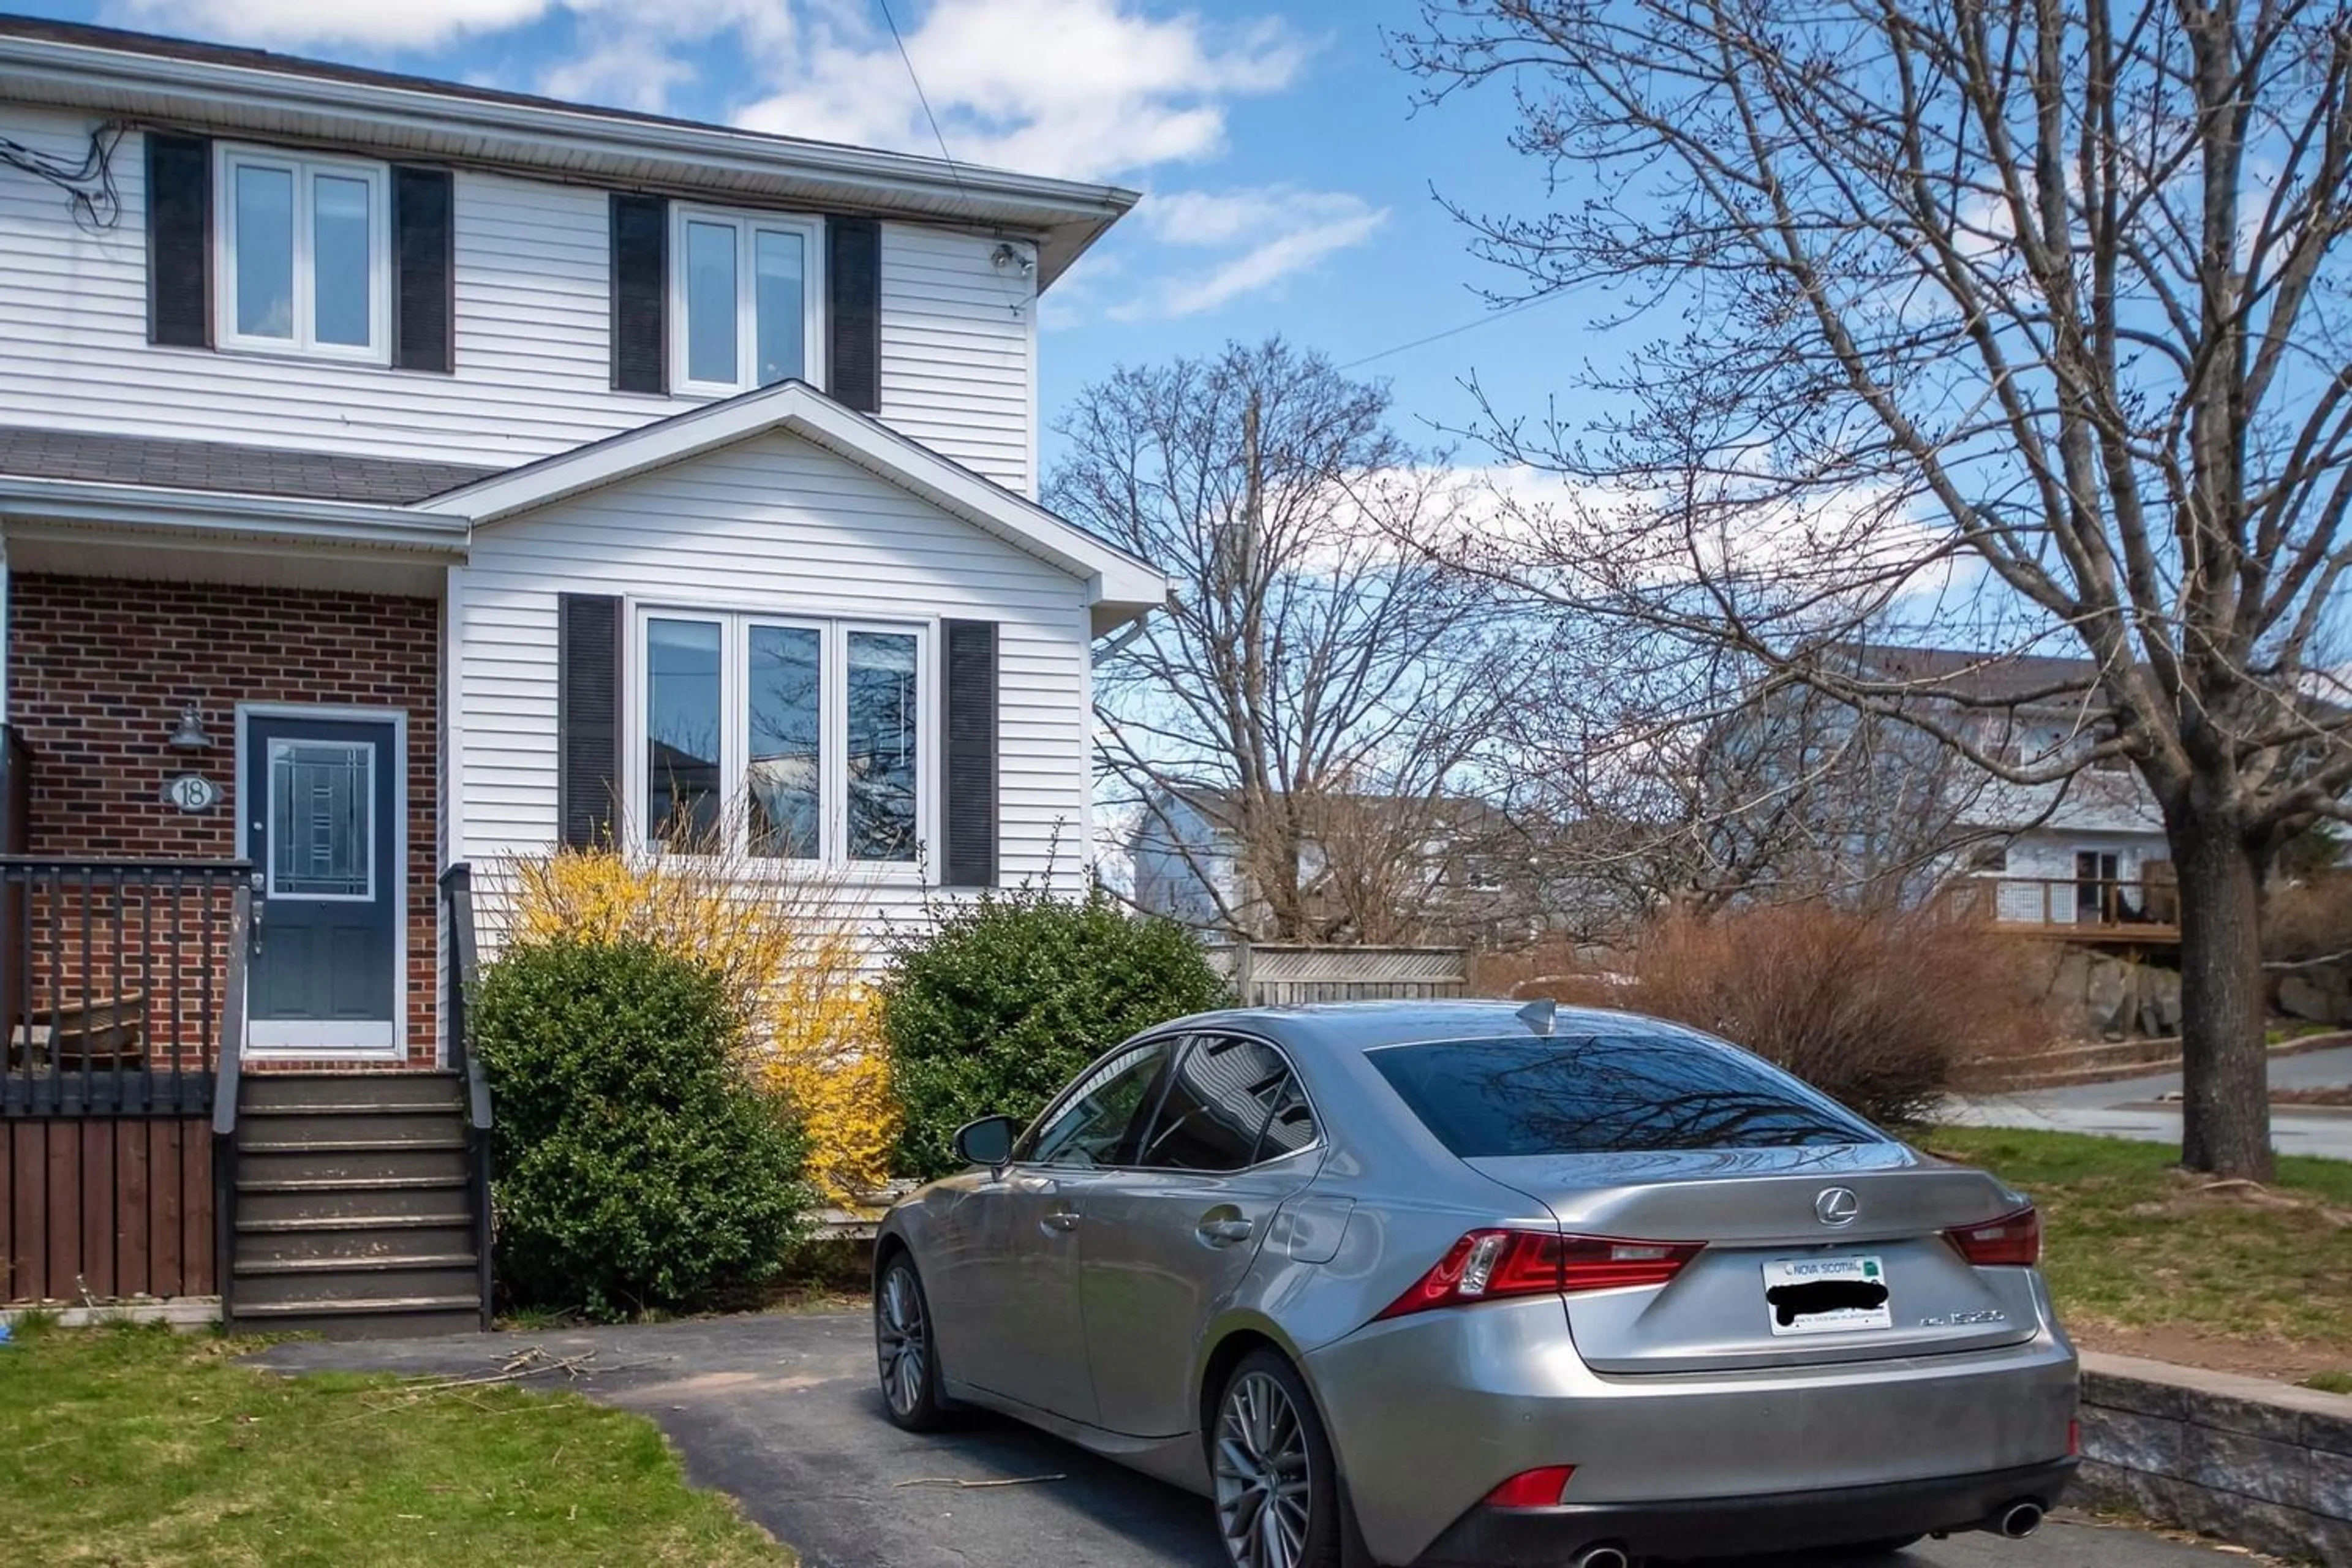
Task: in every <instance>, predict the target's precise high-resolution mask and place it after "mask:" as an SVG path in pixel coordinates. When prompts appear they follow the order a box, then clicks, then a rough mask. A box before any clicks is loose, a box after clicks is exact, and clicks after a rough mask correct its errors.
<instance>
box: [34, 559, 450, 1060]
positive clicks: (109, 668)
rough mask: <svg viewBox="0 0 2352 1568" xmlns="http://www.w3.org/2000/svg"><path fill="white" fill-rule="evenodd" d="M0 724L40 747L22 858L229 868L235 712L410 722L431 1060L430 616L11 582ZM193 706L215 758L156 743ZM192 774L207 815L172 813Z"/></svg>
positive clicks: (436, 656)
mask: <svg viewBox="0 0 2352 1568" xmlns="http://www.w3.org/2000/svg"><path fill="white" fill-rule="evenodd" d="M7 626H8V709H9V712H8V719H9V721H10V722H11V723H12V724H13V725H15V727H16V730H17V731H19V733H21V734H22V735H23V737H24V739H25V741H26V743H27V744H29V745H30V746H31V747H32V750H33V765H32V800H31V810H30V812H29V814H28V816H29V820H30V842H29V844H28V845H27V851H28V853H30V854H33V855H38V856H93V857H98V856H104V857H120V858H135V859H174V858H178V859H228V858H232V857H234V856H235V855H236V822H237V816H236V814H237V811H238V809H239V803H238V801H237V798H236V787H237V780H236V776H235V775H236V704H238V703H240V702H282V703H316V704H320V705H322V706H339V707H354V708H383V709H401V710H405V711H406V713H407V715H408V756H407V771H408V781H407V786H408V917H407V918H408V975H407V1006H408V1060H409V1064H410V1065H412V1066H429V1065H431V1063H432V1061H433V1055H434V1000H435V989H436V987H435V964H434V942H435V934H436V923H437V922H436V907H435V905H436V886H435V872H436V866H435V853H436V852H435V843H436V826H435V825H436V817H437V815H438V807H439V797H438V793H437V787H436V774H437V768H436V755H437V752H438V749H439V745H438V723H437V721H438V718H439V708H440V699H439V692H440V661H441V637H440V605H438V604H437V603H436V601H434V600H431V599H414V598H401V597H394V596H391V595H372V594H346V593H328V592H323V591H318V590H309V589H284V588H247V587H225V586H220V585H217V584H170V583H150V582H130V581H121V580H117V579H114V578H95V577H68V576H54V575H47V574H12V575H11V576H10V578H9V580H8V621H7ZM189 702H194V703H196V704H197V705H198V708H199V709H200V710H201V712H202V716H203V719H204V725H205V731H206V732H207V733H208V734H209V735H210V736H211V737H212V742H213V744H212V747H211V749H210V750H209V751H205V752H194V753H191V752H174V751H173V750H172V749H171V748H170V747H169V746H168V745H167V744H166V742H168V741H169V740H170V739H171V736H172V732H173V730H174V729H175V728H176V727H177V725H178V723H179V718H180V711H181V710H182V708H183V707H184V706H185V705H186V704H187V703H189ZM178 773H202V774H204V775H205V777H206V778H208V779H210V780H211V781H212V782H213V783H214V784H216V785H218V786H219V788H220V790H221V794H222V800H221V803H220V804H219V805H215V807H213V809H211V810H210V811H204V812H193V813H192V812H183V811H181V810H179V809H178V808H177V807H175V806H173V805H167V804H165V802H164V800H163V781H164V780H165V779H167V778H169V777H172V776H173V775H175V774H178Z"/></svg>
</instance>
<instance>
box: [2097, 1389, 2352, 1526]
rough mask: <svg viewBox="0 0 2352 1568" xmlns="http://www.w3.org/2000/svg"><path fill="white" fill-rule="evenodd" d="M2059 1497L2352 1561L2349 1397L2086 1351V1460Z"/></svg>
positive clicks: (2351, 1418)
mask: <svg viewBox="0 0 2352 1568" xmlns="http://www.w3.org/2000/svg"><path fill="white" fill-rule="evenodd" d="M2068 1500H2069V1501H2070V1502H2076V1503H2105V1504H2109V1505H2113V1506H2119V1507H2125V1508H2129V1509H2133V1510H2137V1511H2138V1512H2140V1513H2143V1514H2145V1515H2147V1517H2148V1518H2150V1519H2153V1520H2156V1521H2158V1522H2159V1523H2164V1524H2169V1525H2173V1526H2176V1527H2178V1528H2180V1529H2184V1530H2196V1531H2204V1532H2205V1533H2207V1534H2209V1535H2214V1536H2218V1537H2220V1538H2221V1539H2222V1540H2224V1541H2228V1542H2234V1543H2236V1544H2238V1545H2241V1546H2251V1547H2252V1548H2254V1549H2255V1550H2256V1551H2260V1552H2275V1553H2277V1554H2278V1555H2280V1556H2284V1557H2297V1558H2304V1559H2307V1560H2309V1561H2312V1562H2316V1563H2326V1564H2328V1565H2329V1568H2336V1565H2337V1564H2352V1398H2347V1397H2345V1396H2343V1395H2341V1394H2321V1393H2319V1392H2317V1391H2316V1390H2314V1389H2308V1388H2290V1387H2287V1386H2285V1385H2284V1384H2276V1383H2266V1382H2263V1380H2262V1379H2260V1378H2252V1377H2239V1376H2235V1375H2233V1374H2231V1373H2221V1372H2203V1371H2200V1370H2197V1369H2195V1368H2191V1367H2180V1366H2170V1365H2167V1364H2166V1363H2162V1362H2153V1361H2140V1360H2138V1359H2137V1358H2135V1357H2131V1356H2116V1355H2097V1354H2092V1353H2087V1352H2086V1353H2085V1354H2084V1357H2083V1468H2082V1472H2081V1476H2080V1478H2079V1479H2077V1480H2076V1482H2075V1484H2074V1490H2073V1491H2072V1492H2071V1493H2070V1494H2069V1495H2068Z"/></svg>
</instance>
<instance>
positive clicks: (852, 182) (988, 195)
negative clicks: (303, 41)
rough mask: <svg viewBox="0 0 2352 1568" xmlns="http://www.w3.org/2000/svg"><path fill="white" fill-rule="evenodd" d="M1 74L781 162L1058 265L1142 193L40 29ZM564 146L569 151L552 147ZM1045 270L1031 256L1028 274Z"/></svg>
mask: <svg viewBox="0 0 2352 1568" xmlns="http://www.w3.org/2000/svg"><path fill="white" fill-rule="evenodd" d="M0 72H5V74H6V75H7V76H8V77H10V78H13V79H15V80H16V81H17V82H20V83H24V84H26V85H41V86H48V87H51V88H52V89H70V88H73V87H78V86H86V85H87V84H89V83H100V84H105V85H110V86H114V87H118V88H121V89H130V90H134V91H141V92H144V93H147V94H150V95H152V96H154V97H156V98H158V99H163V100H178V101H180V102H183V103H184V105H185V106H186V109H187V110H188V112H189V115H190V118H191V119H192V120H194V121H207V120H218V119H221V118H223V116H222V115H221V113H220V110H221V108H222V106H223V105H224V104H233V105H235V106H236V107H238V108H260V109H271V110H289V111H293V112H298V113H306V114H316V115H323V116H331V117H341V118H344V119H347V120H351V121H360V122H364V123H369V124H373V125H385V126H401V127H405V128H409V129H414V130H418V131H424V132H444V133H446V132H449V131H451V130H452V129H458V130H466V131H472V132H476V133H478V134H482V135H489V136H496V137H499V138H502V139H504V140H506V141H508V142H513V143H515V144H517V146H518V147H519V148H524V147H527V148H529V149H530V150H532V151H536V152H541V153H546V154H548V157H547V161H546V165H545V166H547V167H550V168H557V167H561V166H562V164H563V163H566V162H571V163H572V165H573V167H574V168H575V169H576V167H577V158H578V155H579V154H580V153H589V154H590V155H592V156H604V157H622V158H625V157H635V158H648V159H656V160H661V161H664V162H667V163H674V164H676V165H677V168H678V172H679V178H680V181H681V183H683V184H688V185H698V186H707V185H708V184H709V183H710V182H709V174H711V173H712V172H722V173H734V174H751V175H763V174H764V175H767V176H770V177H774V176H776V175H778V174H793V175H797V176H799V177H801V178H803V179H814V180H816V181H819V182H827V183H835V184H840V185H841V186H842V187H843V195H844V200H845V204H847V203H850V202H854V201H856V199H857V198H860V197H863V198H864V204H863V205H872V202H873V196H874V195H875V193H877V192H882V193H888V194H895V195H905V196H909V197H920V198H923V199H924V200H927V201H929V202H932V203H937V204H942V205H947V206H948V207H950V208H951V209H954V210H956V211H958V212H959V213H960V214H961V215H962V216H969V217H971V219H973V220H975V221H978V222H982V223H997V224H1003V225H1005V226H1015V227H1023V228H1029V227H1035V226H1040V225H1041V224H1044V225H1054V226H1060V225H1070V226H1076V227H1077V228H1078V229H1079V230H1080V232H1079V233H1078V234H1076V235H1075V236H1073V237H1072V240H1071V242H1067V243H1065V244H1062V245H1059V246H1056V247H1055V250H1056V251H1057V252H1058V254H1057V255H1056V256H1055V258H1054V259H1055V261H1057V262H1058V263H1059V266H1057V267H1055V268H1054V270H1055V271H1057V272H1058V271H1059V270H1060V269H1061V268H1065V267H1066V266H1067V265H1068V264H1069V262H1070V261H1072V260H1075V259H1076V257H1077V255H1078V253H1079V252H1081V251H1083V250H1085V249H1086V248H1087V246H1088V245H1090V244H1091V243H1092V242H1093V241H1094V239H1095V238H1096V237H1097V236H1099V235H1100V234H1101V232H1102V231H1103V230H1104V229H1106V228H1108V227H1109V226H1110V225H1111V224H1112V223H1113V222H1115V221H1117V219H1118V217H1119V216H1121V215H1122V214H1124V213H1125V212H1127V211H1128V209H1129V208H1130V207H1132V206H1134V205H1135V204H1136V203H1137V202H1138V201H1139V200H1140V199H1141V196H1140V195H1139V193H1137V192H1135V191H1130V190H1127V189H1124V188H1122V187H1119V186H1117V185H1097V184H1082V183H1079V182H1076V181H1069V180H1056V179H1049V178H1046V177H1045V176H1042V175H1034V174H1013V173H1011V172H1009V171H1005V170H1001V169H989V168H982V167H978V166H974V165H970V164H963V163H947V162H946V161H944V160H941V159H936V158H922V157H918V156H915V155H913V154H911V153H885V152H879V151H876V150H874V149H870V148H863V147H847V146H842V145H838V144H836V143H833V142H810V141H803V140H801V139H799V138H796V137H785V136H772V135H763V134H761V133H758V132H746V131H736V130H730V129H728V128H725V127H721V126H701V125H693V124H688V123H683V122H678V123H672V122H669V121H646V120H634V119H626V118H621V117H617V116H613V115H606V114H599V113H598V112H596V111H595V110H593V109H588V108H580V109H568V108H557V107H551V106H541V105H536V104H521V103H506V102H500V101H497V100H487V99H478V98H467V97H465V96H462V95H459V94H442V93H435V92H429V91H425V90H423V89H416V88H404V87H390V86H385V85H383V84H380V83H370V82H351V81H343V80H338V79H327V78H313V77H305V76H301V75H299V74H296V73H293V72H289V71H272V70H263V69H257V68H252V67H247V66H231V65H223V64H220V63H218V62H215V61H211V60H189V59H179V58H172V57H169V56H163V55H147V54H139V53H136V52H133V51H130V50H125V49H108V48H98V47H90V46H88V45H82V44H68V43H60V42H58V41H55V40H52V39H47V38H26V37H6V36H0ZM560 154H569V155H570V156H569V158H566V157H563V156H560ZM1048 280H1049V279H1048V278H1047V277H1046V276H1045V273H1044V270H1043V268H1041V274H1040V277H1039V279H1038V286H1039V287H1040V288H1041V289H1042V288H1043V287H1044V286H1045V283H1046V282H1047V281H1048Z"/></svg>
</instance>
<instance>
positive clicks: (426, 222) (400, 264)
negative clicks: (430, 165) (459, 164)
mask: <svg viewBox="0 0 2352 1568" xmlns="http://www.w3.org/2000/svg"><path fill="white" fill-rule="evenodd" d="M454 200H455V193H454V190H453V182H452V181H451V179H450V177H449V171H448V170H446V169H407V168H394V170H393V172H392V363H394V365H396V366H398V367H399V368H400V369H402V370H432V371H439V372H440V373H442V374H445V375H446V374H449V373H450V372H452V371H454V370H456V369H457V342H456V338H457V331H456V326H457V322H456V317H457V300H456V296H455V293H454V289H456V286H457V284H456V273H457V221H456V214H455V213H454V212H453V210H452V204H453V202H454Z"/></svg>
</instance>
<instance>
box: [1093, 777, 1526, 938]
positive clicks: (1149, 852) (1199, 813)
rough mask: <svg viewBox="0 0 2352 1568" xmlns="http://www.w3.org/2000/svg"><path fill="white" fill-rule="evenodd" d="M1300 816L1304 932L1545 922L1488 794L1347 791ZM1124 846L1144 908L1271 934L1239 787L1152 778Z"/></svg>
mask: <svg viewBox="0 0 2352 1568" xmlns="http://www.w3.org/2000/svg"><path fill="white" fill-rule="evenodd" d="M1302 816H1304V817H1305V818H1307V819H1308V820H1307V824H1306V830H1305V832H1304V833H1303V834H1302V837H1301V841H1300V843H1299V845H1298V848H1297V880H1298V888H1299V893H1300V904H1301V909H1300V910H1299V911H1298V912H1299V914H1300V916H1301V917H1302V918H1303V920H1304V921H1305V923H1306V925H1307V928H1308V929H1307V931H1305V932H1304V933H1303V934H1304V935H1305V936H1306V937H1307V938H1308V939H1310V940H1315V941H1321V942H1361V941H1366V940H1370V941H1373V942H1397V941H1412V942H1453V943H1464V944H1485V945H1495V944H1498V943H1507V942H1513V941H1523V940H1526V939H1527V938H1528V937H1531V936H1533V935H1535V934H1537V933H1538V932H1539V931H1542V930H1543V929H1544V927H1545V923H1546V922H1545V921H1544V919H1543V915H1542V906H1541V903H1540V900H1539V898H1538V893H1539V891H1540V889H1538V888H1536V887H1535V886H1534V885H1533V883H1532V879H1531V878H1530V876H1529V874H1528V857H1527V856H1526V854H1525V853H1524V850H1523V848H1522V847H1521V845H1520V840H1519V838H1518V837H1517V834H1516V833H1515V832H1514V831H1513V830H1512V828H1511V826H1510V824H1509V823H1507V821H1506V820H1505V819H1504V818H1503V816H1502V814H1501V813H1499V812H1497V811H1496V809H1495V808H1494V807H1492V806H1491V805H1487V804H1486V803H1485V802H1483V801H1479V800H1475V799H1470V798H1467V797H1460V796H1446V797H1443V798H1441V799H1438V800H1434V801H1431V800H1422V799H1402V798H1398V797H1394V796H1386V795H1358V794H1347V795H1335V796H1332V797H1329V798H1328V799H1326V800H1322V801H1318V802H1317V803H1315V805H1313V806H1311V807H1309V808H1307V810H1305V811H1304V812H1303V813H1302ZM1128 854H1129V863H1130V866H1131V868H1132V877H1133V881H1134V891H1133V897H1134V900H1135V903H1136V905H1137V907H1138V908H1140V909H1143V910H1148V911H1150V912H1151V913H1154V914H1160V915H1166V916H1168V917H1170V918H1171V919H1173V920H1176V921H1181V922H1182V923H1184V924H1186V925H1189V926H1192V927H1193V928H1195V929H1197V930H1200V931H1207V932H1211V933H1213V934H1216V935H1218V936H1221V937H1234V936H1240V935H1248V936H1252V937H1255V938H1261V939H1263V938H1265V937H1268V936H1271V935H1273V934H1276V933H1275V932H1274V931H1273V929H1272V928H1273V926H1274V925H1275V924H1276V919H1275V914H1274V911H1273V910H1271V909H1270V908H1269V900H1268V899H1267V896H1266V893H1265V887H1264V883H1265V876H1264V873H1263V871H1262V870H1260V869H1258V868H1256V867H1255V860H1254V858H1253V856H1252V855H1251V854H1250V852H1249V851H1248V850H1247V849H1246V847H1244V836H1243V833H1242V831H1241V813H1240V808H1239V804H1238V801H1237V798H1236V796H1235V795H1234V792H1233V791H1231V790H1225V789H1212V788H1184V789H1161V790H1157V791H1154V792H1153V793H1152V795H1151V796H1150V798H1149V799H1148V800H1145V801H1143V802H1142V803H1140V804H1139V805H1138V806H1137V808H1136V812H1135V822H1134V826H1133V828H1132V830H1131V831H1130V833H1129V838H1128ZM1295 934H1301V933H1294V935H1295Z"/></svg>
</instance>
